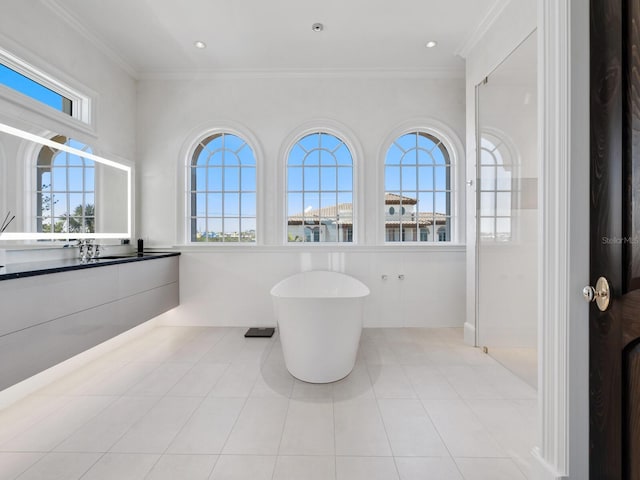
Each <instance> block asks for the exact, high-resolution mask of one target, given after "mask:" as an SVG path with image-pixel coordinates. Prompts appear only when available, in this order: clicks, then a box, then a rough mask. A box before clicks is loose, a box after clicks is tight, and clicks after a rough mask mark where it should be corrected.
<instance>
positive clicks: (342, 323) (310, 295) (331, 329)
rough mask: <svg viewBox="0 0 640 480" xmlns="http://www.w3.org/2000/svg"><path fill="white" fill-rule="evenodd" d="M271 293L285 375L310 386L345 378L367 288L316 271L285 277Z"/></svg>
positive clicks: (339, 275)
mask: <svg viewBox="0 0 640 480" xmlns="http://www.w3.org/2000/svg"><path fill="white" fill-rule="evenodd" d="M271 295H272V296H273V299H274V306H275V313H276V318H277V320H278V330H279V332H280V342H281V343H282V351H283V353H284V361H285V364H286V366H287V370H289V373H291V375H293V376H294V377H296V378H298V379H300V380H304V381H305V382H310V383H328V382H334V381H336V380H340V379H341V378H344V377H346V376H347V375H349V372H351V370H353V366H354V365H355V361H356V354H357V353H358V344H359V343H360V333H361V331H362V301H363V299H364V297H366V296H367V295H369V288H368V287H367V286H366V285H365V284H364V283H362V282H361V281H360V280H357V279H355V278H353V277H350V276H349V275H345V274H343V273H338V272H327V271H318V270H315V271H309V272H303V273H298V274H296V275H293V276H291V277H288V278H285V279H284V280H282V281H281V282H280V283H278V284H276V285H275V286H274V287H273V288H272V289H271Z"/></svg>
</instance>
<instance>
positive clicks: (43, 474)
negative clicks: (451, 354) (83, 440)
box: [17, 453, 101, 480]
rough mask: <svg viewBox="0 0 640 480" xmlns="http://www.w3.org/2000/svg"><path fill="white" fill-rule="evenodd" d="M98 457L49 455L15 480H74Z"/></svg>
mask: <svg viewBox="0 0 640 480" xmlns="http://www.w3.org/2000/svg"><path fill="white" fill-rule="evenodd" d="M100 457H101V454H99V453H49V454H47V455H46V456H44V457H43V458H42V459H41V460H40V461H39V462H38V463H36V464H35V465H33V466H32V467H31V468H29V469H28V470H27V471H26V472H24V473H23V474H22V475H20V476H19V477H18V479H17V480H75V479H78V478H80V477H82V475H84V474H85V472H86V471H87V470H89V469H90V468H91V467H92V466H93V464H94V463H96V462H97V461H98V460H99V459H100Z"/></svg>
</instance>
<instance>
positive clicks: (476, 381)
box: [440, 366, 503, 398]
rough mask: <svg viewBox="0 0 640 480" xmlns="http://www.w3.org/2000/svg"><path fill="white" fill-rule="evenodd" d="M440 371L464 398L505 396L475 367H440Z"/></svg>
mask: <svg viewBox="0 0 640 480" xmlns="http://www.w3.org/2000/svg"><path fill="white" fill-rule="evenodd" d="M500 368H501V367H500ZM440 373H442V375H443V376H444V377H445V378H446V379H447V381H448V382H449V383H450V384H451V385H452V386H453V388H454V389H455V390H456V392H458V394H459V395H460V397H462V398H503V396H502V394H501V393H500V392H499V391H498V390H496V389H495V388H494V386H493V385H491V384H490V383H488V382H487V380H486V378H484V377H483V376H482V375H480V373H479V372H478V371H477V370H476V369H475V368H474V367H471V366H450V367H440Z"/></svg>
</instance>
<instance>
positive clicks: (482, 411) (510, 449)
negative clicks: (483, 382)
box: [466, 399, 537, 462]
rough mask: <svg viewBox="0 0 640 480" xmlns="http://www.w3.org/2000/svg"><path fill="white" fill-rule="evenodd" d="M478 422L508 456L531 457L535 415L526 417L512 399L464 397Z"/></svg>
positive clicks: (528, 458) (524, 458)
mask: <svg viewBox="0 0 640 480" xmlns="http://www.w3.org/2000/svg"><path fill="white" fill-rule="evenodd" d="M466 403H467V404H468V405H469V407H470V408H471V410H473V412H474V413H475V414H476V416H477V417H478V419H479V420H480V422H481V423H482V424H483V425H484V426H485V427H486V428H487V430H488V431H489V432H490V433H491V435H492V436H493V438H495V439H496V441H497V442H498V443H499V444H500V446H501V447H502V448H503V449H504V451H505V452H506V453H507V455H509V456H510V457H511V458H521V459H523V460H524V461H525V462H528V461H529V460H530V459H531V450H532V449H533V447H534V443H535V438H536V437H535V435H536V428H537V425H536V421H535V418H536V417H535V416H532V417H527V416H525V415H524V414H523V413H522V412H521V410H520V409H519V405H518V404H517V403H516V402H515V401H513V400H507V399H503V400H486V399H469V400H466Z"/></svg>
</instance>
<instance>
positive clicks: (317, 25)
mask: <svg viewBox="0 0 640 480" xmlns="http://www.w3.org/2000/svg"><path fill="white" fill-rule="evenodd" d="M311 30H313V31H314V32H321V31H322V30H324V25H322V24H321V23H314V24H313V25H311Z"/></svg>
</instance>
